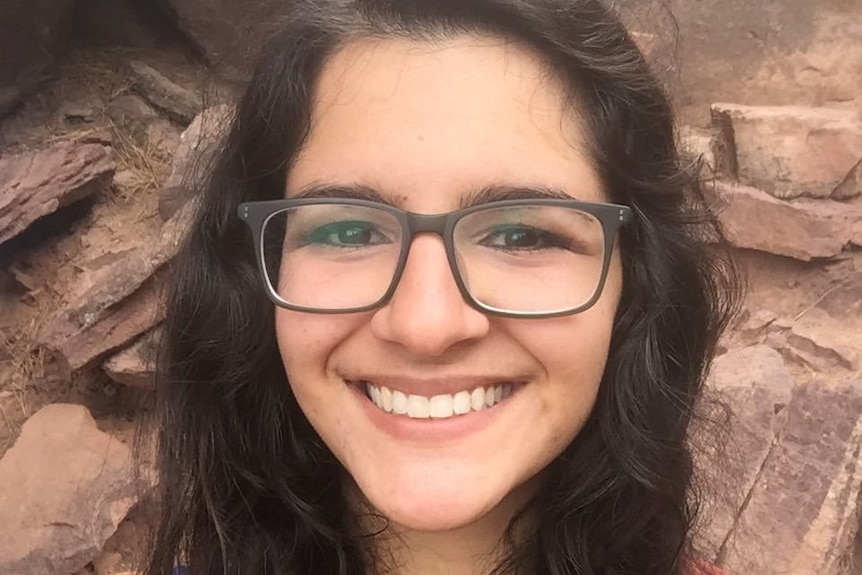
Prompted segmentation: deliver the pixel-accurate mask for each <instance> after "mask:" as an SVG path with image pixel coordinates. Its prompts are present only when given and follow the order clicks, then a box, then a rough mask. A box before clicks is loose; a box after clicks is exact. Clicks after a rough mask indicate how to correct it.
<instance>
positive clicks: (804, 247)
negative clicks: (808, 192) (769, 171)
mask: <svg viewBox="0 0 862 575" xmlns="http://www.w3.org/2000/svg"><path fill="white" fill-rule="evenodd" d="M705 191H706V194H707V195H708V196H710V197H711V198H712V199H713V200H714V201H715V202H716V211H717V212H718V215H719V219H720V220H721V223H722V225H723V226H724V229H725V233H726V235H727V238H728V240H729V241H730V243H731V244H733V245H735V246H737V247H741V248H749V249H754V250H759V251H763V252H769V253H772V254H776V255H782V256H789V257H792V258H796V259H799V260H804V261H808V260H811V259H814V258H829V257H834V256H836V255H838V254H840V253H841V251H842V250H843V249H844V248H845V247H846V246H848V245H850V244H853V245H857V246H860V245H862V205H860V204H858V203H854V204H845V203H842V202H835V201H832V200H807V199H799V200H794V201H785V200H779V199H776V198H773V197H772V196H770V195H769V194H767V193H765V192H763V191H760V190H757V189H754V188H751V187H748V186H739V185H733V184H727V183H724V182H715V183H710V184H708V185H707V186H706V190H705Z"/></svg>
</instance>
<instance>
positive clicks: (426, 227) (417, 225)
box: [407, 212, 449, 241]
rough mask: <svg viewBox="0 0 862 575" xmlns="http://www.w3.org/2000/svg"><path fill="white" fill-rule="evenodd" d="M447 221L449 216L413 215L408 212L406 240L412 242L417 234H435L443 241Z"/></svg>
mask: <svg viewBox="0 0 862 575" xmlns="http://www.w3.org/2000/svg"><path fill="white" fill-rule="evenodd" d="M448 221H449V214H414V213H410V212H408V213H407V230H408V239H409V240H410V241H412V240H413V238H414V237H416V235H417V234H436V235H438V236H440V237H441V238H443V239H444V240H445V238H446V224H447V222H448Z"/></svg>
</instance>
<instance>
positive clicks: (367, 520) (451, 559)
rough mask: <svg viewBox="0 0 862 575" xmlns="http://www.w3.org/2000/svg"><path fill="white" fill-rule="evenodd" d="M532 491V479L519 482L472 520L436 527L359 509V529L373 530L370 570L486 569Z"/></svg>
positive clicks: (439, 572)
mask: <svg viewBox="0 0 862 575" xmlns="http://www.w3.org/2000/svg"><path fill="white" fill-rule="evenodd" d="M534 492H535V489H534V487H533V486H532V485H529V484H528V485H522V486H521V487H519V488H517V489H516V490H514V491H513V492H511V493H510V494H509V495H508V496H507V497H506V498H505V499H504V500H503V501H502V502H500V504H498V505H497V506H496V507H495V508H494V509H493V510H491V511H490V512H489V513H487V514H485V515H484V516H482V517H480V518H478V519H477V520H476V521H473V522H472V523H469V524H467V525H464V526H460V527H457V528H454V529H448V530H441V531H417V530H414V529H410V528H408V527H405V526H403V525H398V524H395V523H392V522H386V521H385V519H383V518H380V517H379V516H377V515H375V514H374V513H360V514H358V516H359V517H361V518H362V519H361V525H360V529H361V530H362V532H364V533H377V535H376V536H375V537H374V539H373V544H372V549H371V555H372V556H373V557H374V558H375V560H374V566H373V567H372V568H371V570H370V572H372V573H375V574H380V573H386V574H388V575H395V574H397V575H481V574H486V573H491V572H492V570H493V569H494V567H495V566H496V565H497V564H498V563H499V561H500V560H501V559H502V558H503V557H504V555H505V552H506V547H505V538H506V529H507V528H508V526H509V522H510V521H511V520H512V518H513V517H514V516H515V514H516V513H517V512H518V511H519V510H520V509H521V508H522V507H523V505H524V504H525V503H526V502H527V501H528V499H529V498H530V497H531V496H532V495H533V494H534ZM366 505H367V503H366ZM525 523H528V521H526V522H525ZM520 529H523V525H522V526H521V527H520Z"/></svg>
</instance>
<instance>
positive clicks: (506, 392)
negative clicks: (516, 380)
mask: <svg viewBox="0 0 862 575" xmlns="http://www.w3.org/2000/svg"><path fill="white" fill-rule="evenodd" d="M365 389H366V392H367V393H368V397H370V398H371V401H373V402H374V404H375V405H376V406H377V407H379V408H380V409H382V410H383V411H385V412H387V413H395V414H397V415H406V416H407V417H413V418H418V419H427V418H429V417H433V418H436V419H443V418H446V417H452V416H453V415H463V414H465V413H469V412H470V411H481V410H483V409H487V408H489V407H493V406H494V404H496V403H498V402H500V401H502V400H504V399H505V398H507V397H509V396H510V395H511V394H512V384H511V383H506V384H501V385H495V386H493V387H488V388H484V387H477V388H476V389H474V390H473V391H459V392H458V393H456V394H454V395H449V394H442V395H435V396H433V397H426V396H424V395H407V394H405V393H402V392H400V391H398V390H397V389H396V390H391V389H389V388H388V387H386V386H380V387H378V386H376V385H373V384H371V383H367V382H366V384H365Z"/></svg>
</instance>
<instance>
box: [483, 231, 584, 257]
mask: <svg viewBox="0 0 862 575" xmlns="http://www.w3.org/2000/svg"><path fill="white" fill-rule="evenodd" d="M566 244H567V242H566V241H565V240H564V239H563V238H560V237H559V236H557V235H555V234H553V233H551V232H548V231H545V230H541V229H539V228H534V227H530V226H524V225H510V226H498V227H496V228H494V229H492V230H490V231H489V232H488V233H487V234H486V235H485V236H484V237H482V238H481V239H480V240H479V245H483V246H487V247H492V248H499V249H504V250H518V251H530V250H542V249H549V248H567V247H568V246H567V245H566Z"/></svg>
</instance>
